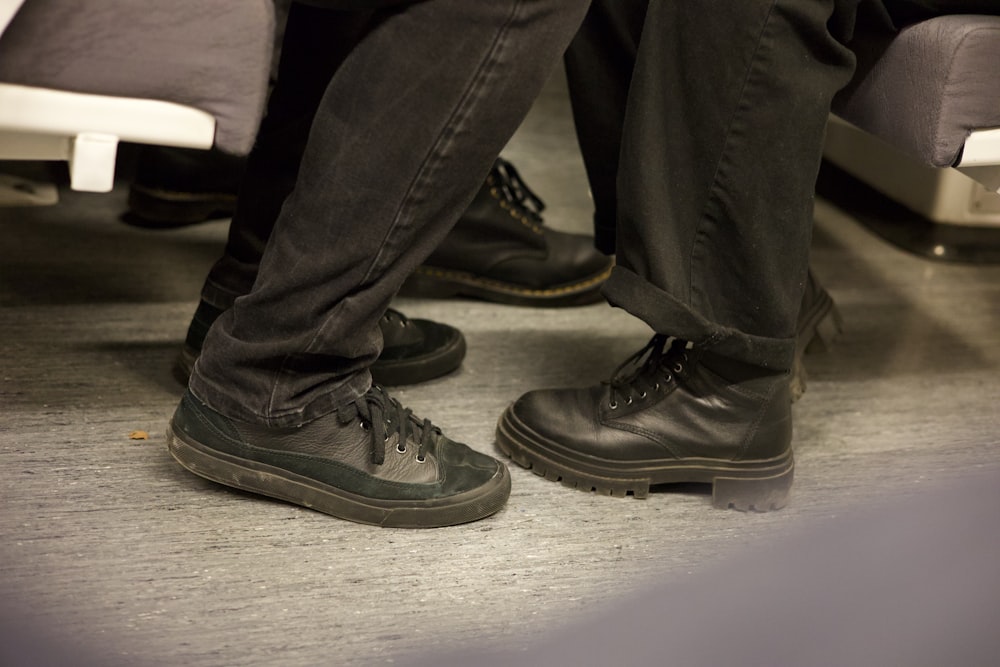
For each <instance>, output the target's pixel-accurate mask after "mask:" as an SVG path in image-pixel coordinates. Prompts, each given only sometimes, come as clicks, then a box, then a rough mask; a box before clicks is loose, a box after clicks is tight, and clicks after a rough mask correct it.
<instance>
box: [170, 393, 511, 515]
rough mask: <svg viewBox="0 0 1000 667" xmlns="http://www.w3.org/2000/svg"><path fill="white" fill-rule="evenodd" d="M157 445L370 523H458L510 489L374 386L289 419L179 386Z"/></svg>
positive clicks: (225, 475) (501, 474)
mask: <svg viewBox="0 0 1000 667" xmlns="http://www.w3.org/2000/svg"><path fill="white" fill-rule="evenodd" d="M167 445H168V448H169V450H170V453H171V455H173V457H174V458H175V459H176V460H177V462H178V463H180V464H181V465H182V466H184V467H185V468H187V469H188V470H189V471H191V472H193V473H194V474H196V475H200V476H201V477H204V478H206V479H210V480H212V481H215V482H218V483H220V484H225V485H227V486H231V487H234V488H237V489H242V490H243V491H250V492H251V493H259V494H261V495H265V496H269V497H272V498H278V499H280V500H285V501H288V502H291V503H296V504H298V505H303V506H305V507H309V508H311V509H315V510H317V511H320V512H325V513H326V514H330V515H333V516H336V517H339V518H341V519H347V520H348V521H356V522H358V523H368V524H374V525H378V526H387V527H390V526H391V527H397V528H433V527H437V526H449V525H454V524H459V523H467V522H469V521H475V520H477V519H482V518H484V517H487V516H489V515H491V514H493V513H494V512H496V511H498V510H499V509H500V508H501V507H503V505H504V503H506V501H507V497H508V496H509V495H510V476H509V474H508V472H507V468H506V467H505V466H504V465H503V464H502V463H500V462H499V461H497V460H495V459H493V458H492V457H490V456H487V455H485V454H481V453H479V452H477V451H475V450H473V449H470V448H469V447H467V446H466V445H463V444H461V443H457V442H453V441H452V440H449V439H448V438H446V437H445V436H444V435H442V433H441V431H440V430H439V429H438V428H436V427H435V426H433V425H432V424H431V423H430V422H429V421H427V420H426V419H424V420H421V419H418V418H416V417H414V416H413V415H412V414H411V413H410V411H409V410H407V409H404V408H403V407H402V406H401V405H400V404H399V403H398V402H396V401H395V400H394V399H392V398H390V397H389V395H388V394H386V393H385V391H384V390H383V389H381V388H380V387H373V388H372V389H371V390H369V391H368V393H367V394H365V395H364V396H362V397H361V398H359V399H358V400H357V401H355V402H354V403H351V404H349V405H346V406H344V407H343V408H341V409H339V410H337V411H336V412H335V413H332V414H329V415H326V416H323V417H320V418H319V419H316V420H314V421H312V422H309V423H307V424H305V425H302V426H299V427H294V428H273V427H267V426H261V425H258V424H250V423H246V422H240V421H237V420H234V419H229V418H228V417H225V416H223V415H221V414H219V413H218V412H216V411H214V410H213V409H212V408H210V407H208V406H207V405H205V404H204V403H202V402H201V401H200V400H198V399H197V398H196V397H195V396H194V395H193V394H191V393H190V392H187V393H186V394H185V395H184V398H183V399H181V403H180V405H179V406H178V407H177V411H176V412H175V413H174V417H173V419H172V420H171V421H170V426H169V428H168V430H167Z"/></svg>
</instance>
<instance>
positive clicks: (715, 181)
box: [688, 0, 778, 305]
mask: <svg viewBox="0 0 1000 667" xmlns="http://www.w3.org/2000/svg"><path fill="white" fill-rule="evenodd" d="M777 4H778V0H772V1H771V6H770V8H769V9H768V11H767V14H766V16H765V17H764V20H763V24H762V25H761V28H760V32H759V33H758V35H757V44H756V46H755V47H754V51H753V54H752V55H751V57H750V61H749V64H748V66H747V72H746V76H745V78H744V79H743V85H742V86H741V87H740V94H739V97H738V98H737V101H736V105H735V107H734V109H733V113H732V115H731V116H730V118H729V123H728V124H727V125H726V137H725V139H724V140H723V142H722V150H721V152H720V153H719V159H718V161H717V162H716V165H715V172H714V173H713V174H712V187H711V188H710V190H709V196H708V199H707V200H706V202H705V207H704V208H703V209H702V212H701V216H700V220H701V224H700V225H699V227H698V231H697V232H695V236H694V242H693V243H692V245H691V254H690V258H691V261H690V265H691V280H690V282H689V283H688V295H689V297H688V298H689V300H690V301H691V302H692V305H693V301H694V299H693V298H692V296H693V294H694V281H695V275H697V271H696V270H695V260H696V254H698V253H697V251H698V250H699V248H701V247H702V246H704V245H705V238H706V237H705V232H704V221H705V216H706V215H707V214H708V209H709V206H710V205H711V204H713V203H715V202H716V201H717V200H718V195H717V193H718V188H719V176H720V172H722V163H723V161H724V158H725V156H726V154H727V151H728V150H729V144H730V139H731V138H732V133H733V127H734V126H735V125H736V119H737V118H738V117H739V115H740V113H741V112H742V111H743V110H744V109H745V108H746V93H747V89H748V88H749V87H750V81H751V79H752V78H753V76H754V74H755V73H756V70H757V68H756V63H757V59H758V56H759V55H760V53H761V47H762V44H763V43H764V34H765V33H766V32H767V30H768V28H769V27H770V26H771V17H772V15H773V14H774V9H775V7H776V5H777Z"/></svg>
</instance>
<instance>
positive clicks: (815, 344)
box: [790, 291, 844, 403]
mask: <svg viewBox="0 0 1000 667" xmlns="http://www.w3.org/2000/svg"><path fill="white" fill-rule="evenodd" d="M843 331H844V320H843V318H842V317H841V316H840V311H838V310H837V306H836V304H835V303H834V302H833V299H832V298H831V297H830V295H829V294H827V293H826V291H824V292H823V293H822V294H821V295H820V297H819V298H818V299H817V300H816V302H815V303H814V304H813V307H812V310H811V311H810V312H809V313H807V314H806V316H805V318H804V321H803V323H802V326H801V327H800V329H799V333H798V339H797V343H796V346H795V362H794V366H793V368H792V379H791V383H790V386H791V393H792V402H793V403H794V402H795V401H797V400H799V399H800V398H801V397H802V394H804V393H805V391H806V380H807V377H808V376H807V374H806V368H805V363H804V361H803V357H804V356H805V355H806V354H812V353H817V352H828V351H829V350H830V348H831V347H832V346H833V341H834V340H835V339H836V338H837V336H838V335H840V334H841V333H842V332H843Z"/></svg>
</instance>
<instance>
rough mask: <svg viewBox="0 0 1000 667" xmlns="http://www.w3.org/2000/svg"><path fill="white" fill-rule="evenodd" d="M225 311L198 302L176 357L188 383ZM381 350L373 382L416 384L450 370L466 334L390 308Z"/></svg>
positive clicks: (178, 371) (459, 359) (381, 324)
mask: <svg viewBox="0 0 1000 667" xmlns="http://www.w3.org/2000/svg"><path fill="white" fill-rule="evenodd" d="M222 312H223V311H222V310H220V309H218V308H215V307H213V306H211V305H209V304H207V303H205V302H204V301H202V302H201V303H199V304H198V310H196V311H195V314H194V318H192V320H191V325H190V326H189V327H188V333H187V338H186V339H185V340H184V347H182V348H181V353H180V356H179V357H178V359H177V364H176V375H177V379H178V380H180V381H181V382H182V383H183V384H185V385H186V384H187V381H188V378H190V377H191V371H192V370H193V369H194V362H195V360H196V359H197V358H198V355H199V354H201V346H202V343H204V342H205V335H206V334H208V330H209V328H210V327H211V326H212V323H213V322H214V321H215V320H216V319H217V318H218V317H219V315H221V314H222ZM379 328H380V329H381V330H382V353H381V354H380V355H379V358H378V359H377V360H376V361H375V363H374V364H372V366H371V368H370V370H371V374H372V381H374V382H375V383H376V384H381V385H385V386H389V387H394V386H400V385H407V384H417V383H419V382H427V381H428V380H433V379H435V378H439V377H441V376H443V375H447V374H448V373H451V372H452V371H454V370H455V369H457V368H458V367H459V366H461V365H462V360H463V359H464V358H465V337H464V336H463V335H462V332H461V331H459V330H458V329H456V328H455V327H451V326H448V325H447V324H441V323H439V322H433V321H431V320H419V319H417V320H411V319H410V318H408V317H406V316H405V315H403V314H402V313H401V312H399V311H397V310H393V309H391V308H390V309H389V310H387V311H386V312H385V315H383V316H382V319H381V320H379Z"/></svg>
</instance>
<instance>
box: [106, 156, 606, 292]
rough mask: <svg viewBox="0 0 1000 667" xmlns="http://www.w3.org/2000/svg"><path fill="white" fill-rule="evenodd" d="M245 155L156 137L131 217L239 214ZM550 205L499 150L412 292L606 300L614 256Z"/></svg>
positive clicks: (159, 222)
mask: <svg viewBox="0 0 1000 667" xmlns="http://www.w3.org/2000/svg"><path fill="white" fill-rule="evenodd" d="M244 164H245V160H244V158H239V157H234V156H230V155H225V154H224V153H220V152H219V151H195V150H188V149H180V148H163V147H146V148H145V149H144V150H143V151H142V152H141V153H140V154H139V159H138V165H137V168H136V176H135V179H134V180H133V182H132V186H131V188H130V189H129V199H128V204H129V213H128V215H126V216H125V221H126V222H128V223H130V224H133V225H137V226H142V227H159V228H168V227H178V226H183V225H190V224H194V223H198V222H204V221H205V220H211V219H215V218H226V217H231V216H232V214H233V210H234V208H235V206H236V193H237V190H238V189H239V183H240V178H241V177H242V174H243V168H244ZM543 208H544V204H543V203H542V201H541V200H540V199H539V198H538V197H537V196H536V195H535V193H533V192H532V191H531V190H530V189H528V187H527V186H526V185H525V184H524V182H523V181H521V179H520V177H519V176H518V174H517V171H516V170H515V169H514V167H513V166H512V165H511V164H510V163H509V162H507V161H505V160H502V159H498V160H497V161H496V163H495V164H494V166H493V169H492V170H491V171H490V174H489V176H488V177H487V179H486V182H485V183H484V184H483V187H482V188H481V189H480V190H479V192H478V193H477V194H476V198H475V200H473V202H472V204H471V205H470V206H469V208H468V210H466V212H465V213H464V214H463V215H462V217H461V218H459V220H458V222H457V223H456V225H455V228H454V229H453V230H452V231H451V232H450V233H449V234H448V236H447V237H445V240H444V241H443V242H442V243H441V245H440V247H439V248H438V249H437V250H436V251H435V252H434V254H433V255H431V257H430V258H429V259H428V260H427V262H426V264H425V265H424V266H422V267H420V268H419V269H418V270H417V271H416V273H415V274H414V275H413V276H412V277H411V279H410V280H409V281H408V282H407V283H406V285H404V287H403V292H402V293H403V294H407V295H410V296H421V297H452V296H467V297H475V298H480V299H486V300H489V301H496V302H499V303H509V304H515V305H525V306H571V305H579V304H585V303H592V302H595V301H599V300H600V299H601V294H600V288H601V284H602V283H603V282H604V280H605V279H606V278H607V277H608V274H609V273H610V272H611V265H612V263H613V262H612V260H611V259H610V258H608V257H606V256H605V255H603V254H601V253H600V252H598V251H597V250H596V249H595V248H594V240H593V238H592V237H590V236H587V235H583V234H567V233H565V232H560V231H557V230H554V229H550V228H548V227H545V226H543V224H542V223H543V221H542V217H541V212H542V209H543Z"/></svg>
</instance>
